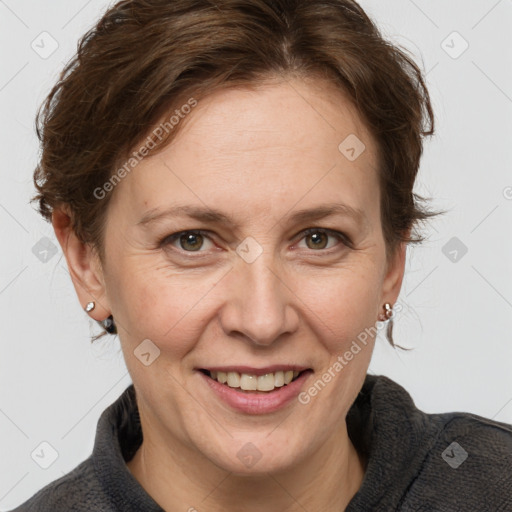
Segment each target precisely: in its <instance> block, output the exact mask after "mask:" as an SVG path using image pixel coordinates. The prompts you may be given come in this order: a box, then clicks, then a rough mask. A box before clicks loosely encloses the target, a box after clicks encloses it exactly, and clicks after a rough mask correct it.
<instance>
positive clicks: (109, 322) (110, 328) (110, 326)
mask: <svg viewBox="0 0 512 512" xmlns="http://www.w3.org/2000/svg"><path fill="white" fill-rule="evenodd" d="M98 323H99V324H100V325H101V326H102V327H103V329H105V331H107V332H108V333H109V334H117V327H116V324H115V323H114V317H113V316H112V315H110V316H109V317H108V318H105V320H100V321H98Z"/></svg>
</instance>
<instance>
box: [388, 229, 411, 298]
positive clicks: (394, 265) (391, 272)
mask: <svg viewBox="0 0 512 512" xmlns="http://www.w3.org/2000/svg"><path fill="white" fill-rule="evenodd" d="M409 236H410V230H409V231H408V232H407V238H409ZM406 253H407V244H406V243H405V242H402V243H401V244H400V245H399V246H398V247H397V249H396V251H395V252H394V254H392V255H391V257H390V260H389V261H388V264H387V268H386V274H385V276H384V281H383V283H382V297H381V304H384V303H385V302H389V303H390V304H391V305H392V306H393V305H394V304H395V303H396V301H397V300H398V296H399V294H400V289H401V288H402V281H403V278H404V273H405V261H406Z"/></svg>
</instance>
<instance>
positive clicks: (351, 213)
mask: <svg viewBox="0 0 512 512" xmlns="http://www.w3.org/2000/svg"><path fill="white" fill-rule="evenodd" d="M180 122H182V123H184V124H183V126H182V127H180V128H181V131H180V132H179V134H178V136H177V137H176V139H175V140H174V141H173V142H172V143H171V144H170V145H169V146H167V147H166V148H165V150H163V151H162V152H160V153H159V154H155V155H153V156H151V157H147V158H145V159H144V160H142V161H141V162H140V163H139V164H138V165H137V166H136V167H135V168H134V169H133V170H132V171H131V172H130V173H129V174H128V175H127V176H126V177H125V178H124V179H123V180H122V181H121V183H119V184H118V185H117V187H116V190H115V193H114V196H113V198H112V202H111V204H110V206H109V211H108V219H107V225H106V232H105V241H106V242H105V243H106V245H105V250H106V261H105V265H104V267H103V269H102V270H103V276H102V280H104V291H105V295H104V297H103V298H102V299H100V301H101V302H102V304H103V305H105V304H108V307H109V308H110V310H111V311H112V314H113V316H114V319H115V320H116V323H117V327H118V332H119V335H120V339H121V343H122V348H123V353H124V357H125V359H126V364H127V366H128V369H129V371H130V374H131V377H132V379H133V382H134V384H135V387H136V390H137V393H138V403H139V408H140V413H141V418H142V421H143V428H144V427H145V428H146V429H147V430H146V433H147V435H148V436H149V437H148V439H152V442H154V443H161V446H162V447H161V449H162V450H166V449H169V450H171V448H172V447H174V448H175V447H177V446H179V447H181V448H182V449H183V450H185V451H187V452H189V453H190V454H191V455H193V456H195V457H197V456H198V457H206V458H207V459H209V460H210V461H211V462H213V463H214V464H215V465H217V466H220V467H222V468H224V469H226V470H228V471H232V472H235V473H251V472H252V473H257V472H269V471H279V470H282V469H286V468H287V467H291V465H292V464H296V463H297V462H299V461H300V460H304V458H305V457H307V456H308V455H311V454H313V453H316V452H318V451H321V450H322V449H324V447H326V446H328V441H329V440H330V439H331V438H332V436H333V435H336V432H340V431H342V430H343V429H342V426H344V418H345V415H346V412H347V411H348V409H349V407H350V405H351V404H352V402H353V401H354V399H355V397H356V395H357V393H358V391H359V389H360V388H361V385H362V383H363V380H364V377H365V375H366V370H367V367H368V364H369V361H370V356H371V352H372V348H373V341H374V340H373V339H372V337H371V336H370V337H368V338H367V340H366V344H365V343H362V342H361V341H358V336H359V335H360V334H361V333H363V332H364V331H365V329H368V328H371V327H373V326H374V325H375V322H376V321H377V319H378V316H379V314H381V312H382V304H383V303H384V302H391V303H394V302H395V300H396V297H397V295H398V292H399V288H400V284H401V277H402V272H403V252H401V253H400V255H401V257H397V258H396V260H394V263H395V264H394V265H393V266H391V265H389V266H388V265H387V261H386V257H385V245H384V240H383V234H382V228H381V222H380V202H379V186H378V181H377V171H376V169H377V156H376V145H375V143H374V141H373V140H372V138H371V137H370V135H369V133H368V132H367V130H366V129H365V127H364V126H363V124H362V122H361V120H360V119H359V118H358V117H357V115H356V114H355V112H354V110H353V108H352V107H351V106H350V104H349V103H348V102H347V100H346V99H345V98H344V97H343V96H342V95H341V94H340V93H339V92H337V91H335V90H333V89H332V88H331V87H330V86H329V85H328V84H325V83H323V82H311V83H305V82H302V81H299V80H296V79H295V80H292V81H290V82H289V83H287V82H285V81H283V82H281V83H274V84H269V85H266V86H264V87H261V88H259V89H256V90H249V89H236V90H225V91H220V92H216V93H215V94H213V95H211V96H209V97H208V98H206V99H204V100H202V101H200V102H199V104H198V105H197V106H196V107H195V108H193V109H192V111H191V113H190V114H188V117H187V118H185V119H184V120H180ZM344 141H345V142H344ZM340 144H341V147H339V146H340ZM363 144H364V146H363ZM359 153H360V154H359ZM178 208H179V209H178ZM317 210H318V212H317V213H318V215H316V214H315V213H314V212H315V211H317ZM166 211H169V213H168V215H160V214H162V213H165V212H166ZM329 211H330V213H329ZM308 212H309V213H308ZM299 213H300V215H299ZM155 215H158V217H156V218H154V216H155ZM151 219H153V220H151ZM308 228H313V229H312V230H311V231H310V232H309V234H308V233H306V232H305V230H307V229H308ZM189 230H193V231H196V230H199V231H200V232H199V233H197V232H195V233H183V235H184V236H182V237H181V238H180V236H177V237H174V238H172V237H171V235H173V234H176V233H180V232H187V231H189ZM337 233H339V235H338V234H337ZM360 339H361V336H360V337H359V340H360ZM147 340H150V341H147ZM354 341H355V342H356V343H357V346H358V347H359V350H357V349H356V348H354V344H353V342H354ZM141 343H142V345H141ZM351 347H352V350H351ZM347 351H348V352H351V353H352V357H347V356H345V354H346V353H347ZM342 361H343V362H342ZM336 363H338V364H336ZM293 370H296V371H302V370H307V371H304V372H303V373H301V374H300V375H299V378H298V379H297V381H296V382H295V383H294V382H292V383H291V384H290V385H288V386H283V385H282V379H283V378H285V377H286V372H287V371H293ZM208 371H210V372H225V373H228V372H232V375H231V376H230V377H229V378H230V381H229V383H230V384H231V385H233V386H236V385H238V384H239V382H238V374H246V375H241V381H242V382H244V383H245V384H243V385H244V387H247V386H248V387H251V386H253V383H255V382H256V383H258V382H259V385H260V387H261V388H263V389H272V388H275V389H274V391H270V392H269V391H259V392H254V391H252V392H248V391H242V390H240V389H236V388H233V387H231V386H230V385H227V384H222V383H219V382H217V381H215V382H214V380H213V379H212V378H211V377H210V376H207V375H206V374H205V373H206V372H208ZM281 372H283V373H281ZM262 374H273V375H267V376H266V377H262V378H261V379H259V380H258V379H257V378H256V377H257V376H261V375H262ZM329 375H330V378H329ZM217 376H218V378H220V379H221V380H223V375H222V373H221V374H220V377H219V375H218V374H217ZM319 380H320V381H321V383H320V384H319V383H318V381H319ZM315 383H317V384H316V387H315ZM256 385H258V384H256ZM276 386H277V387H276ZM315 389H316V392H315ZM145 439H146V435H145ZM148 442H149V441H148ZM174 448H172V449H173V450H174ZM174 453H175V450H174Z"/></svg>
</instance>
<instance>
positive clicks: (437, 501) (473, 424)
mask: <svg viewBox="0 0 512 512" xmlns="http://www.w3.org/2000/svg"><path fill="white" fill-rule="evenodd" d="M426 417H427V418H429V419H430V420H431V421H432V422H434V423H436V424H438V425H440V426H441V428H440V429H439V430H438V434H437V436H436V437H435V439H432V442H431V446H430V447H429V450H428V452H427V456H426V457H425V459H424V461H423V464H422V465H421V468H420V471H419V472H418V474H417V476H416V478H415V480H414V481H413V482H412V484H411V486H410V488H409V492H408V493H407V494H408V496H407V497H408V499H414V498H415V497H417V498H418V503H420V501H421V502H422V503H423V505H422V508H420V510H424V511H429V510H453V511H458V510H493V511H506V510H511V508H512V425H509V424H506V423H501V422H497V421H493V420H491V419H488V418H484V417H481V416H478V415H475V414H470V413H464V412H452V413H444V414H426ZM429 506H430V508H429Z"/></svg>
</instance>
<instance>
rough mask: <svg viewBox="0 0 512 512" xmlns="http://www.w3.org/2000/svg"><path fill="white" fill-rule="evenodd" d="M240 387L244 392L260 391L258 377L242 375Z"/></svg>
mask: <svg viewBox="0 0 512 512" xmlns="http://www.w3.org/2000/svg"><path fill="white" fill-rule="evenodd" d="M240 387H241V388H242V389H243V390H244V391H256V390H257V389H258V377H256V376H255V375H247V373H242V375H240Z"/></svg>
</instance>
